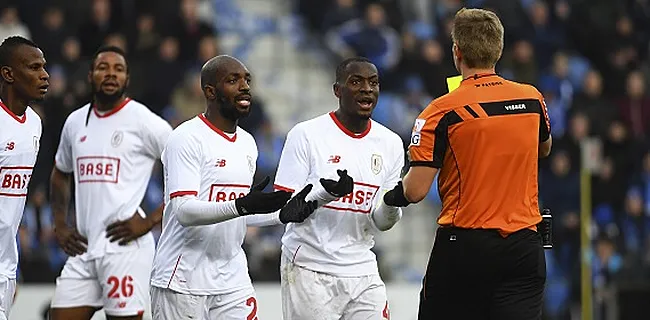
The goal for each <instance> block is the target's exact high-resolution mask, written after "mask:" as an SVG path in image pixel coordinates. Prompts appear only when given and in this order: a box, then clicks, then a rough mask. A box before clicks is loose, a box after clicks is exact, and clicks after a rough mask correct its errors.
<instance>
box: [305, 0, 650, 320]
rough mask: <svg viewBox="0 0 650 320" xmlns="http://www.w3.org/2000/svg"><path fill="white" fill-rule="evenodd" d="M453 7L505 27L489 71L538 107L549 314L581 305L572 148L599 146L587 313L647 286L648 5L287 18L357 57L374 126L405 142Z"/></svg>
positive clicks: (349, 0) (536, 1) (496, 6)
mask: <svg viewBox="0 0 650 320" xmlns="http://www.w3.org/2000/svg"><path fill="white" fill-rule="evenodd" d="M463 6H467V7H482V8H486V9H491V10H493V11H495V12H497V14H498V15H499V16H500V18H501V20H502V23H503V24H504V27H505V49H504V52H503V56H502V59H501V61H500V63H499V65H498V66H497V72H498V73H499V74H500V75H502V76H503V77H505V78H507V79H511V80H515V81H519V82H524V83H529V84H532V85H535V86H536V87H537V88H538V89H539V90H540V92H542V93H543V95H544V97H545V99H546V104H547V107H548V111H549V114H550V120H551V126H552V133H553V140H554V143H553V151H552V153H551V156H550V158H549V159H545V160H543V161H542V162H541V165H540V178H539V180H540V191H539V192H540V194H539V195H540V201H541V205H542V206H544V207H548V208H551V209H552V212H553V214H554V221H555V222H554V231H555V249H554V250H552V252H551V253H549V254H548V255H547V259H548V262H547V265H548V276H549V278H548V283H549V285H548V290H547V295H546V296H547V301H546V302H547V314H548V315H549V316H550V317H558V318H561V317H566V316H567V314H568V313H569V311H570V308H571V305H572V304H573V303H576V302H579V301H580V259H579V257H580V254H579V251H580V210H581V202H580V199H581V184H580V169H581V165H582V160H581V148H580V145H581V142H582V141H585V140H586V139H588V138H592V139H591V140H592V141H594V140H595V141H596V142H597V144H596V146H598V145H600V148H596V149H595V151H594V152H595V153H594V154H595V159H592V160H593V161H595V162H596V164H597V165H596V166H594V168H595V170H594V172H593V175H592V178H591V187H592V194H591V207H592V209H593V212H592V220H593V226H592V227H591V230H592V231H593V232H592V233H591V235H592V239H593V252H591V253H590V254H591V258H592V259H591V264H592V265H591V268H592V274H593V286H594V299H595V302H596V305H599V302H601V301H604V300H606V298H607V294H608V292H609V291H608V289H607V288H608V287H609V285H610V284H611V283H613V281H616V283H617V284H620V285H624V283H634V282H636V283H639V282H641V281H648V280H649V279H650V152H649V150H650V149H649V146H650V144H649V143H650V95H649V94H648V87H647V85H648V83H649V82H648V80H650V64H648V60H649V59H648V58H649V49H650V46H649V45H650V1H647V0H622V1H609V0H588V1H587V0H515V1H513V0H468V1H460V0H437V1H426V0H402V1H397V0H374V1H373V0H329V1H318V2H314V1H309V0H303V1H299V3H298V5H297V10H298V11H299V12H300V14H301V16H302V17H303V18H304V20H305V24H306V25H308V26H309V28H310V30H311V31H312V32H313V33H314V34H316V35H317V36H318V37H319V38H320V39H321V44H322V47H323V48H325V49H326V50H328V51H329V52H330V53H331V54H332V56H334V57H335V58H336V59H340V58H341V57H346V56H350V55H363V56H366V57H368V58H370V59H371V60H372V61H373V62H374V63H375V64H376V65H377V66H378V67H379V70H380V73H381V74H382V95H381V103H380V104H379V105H378V107H377V110H376V111H375V114H374V117H375V119H376V120H378V121H380V122H382V123H384V124H386V125H387V126H388V127H390V128H392V129H393V130H395V131H396V132H398V133H399V134H400V135H401V136H402V137H403V139H404V141H408V137H409V135H410V130H411V126H412V121H413V119H414V118H415V117H416V116H417V114H418V113H419V112H420V111H421V110H422V109H423V108H424V107H425V106H426V104H427V103H428V102H429V101H430V100H431V99H432V98H435V97H438V96H440V95H442V94H444V93H446V91H447V85H446V81H445V79H446V77H448V76H453V75H456V74H457V72H456V70H455V69H454V65H453V61H452V57H451V38H450V30H451V22H452V19H453V16H454V14H455V12H456V11H457V10H458V9H459V8H461V7H463ZM323 12H324V13H325V14H323ZM599 150H600V151H599ZM433 189H435V188H433ZM432 192H433V193H435V192H436V190H433V191H432ZM436 197H437V195H435V194H434V195H432V197H431V198H432V199H435V198H436Z"/></svg>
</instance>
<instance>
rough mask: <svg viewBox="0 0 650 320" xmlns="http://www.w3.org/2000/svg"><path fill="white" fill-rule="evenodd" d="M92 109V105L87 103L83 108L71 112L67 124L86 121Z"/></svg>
mask: <svg viewBox="0 0 650 320" xmlns="http://www.w3.org/2000/svg"><path fill="white" fill-rule="evenodd" d="M89 109H90V103H86V104H84V105H82V106H81V107H79V108H77V109H75V110H73V111H72V112H70V114H69V115H68V117H67V118H66V121H65V122H66V124H72V123H75V122H84V123H85V120H86V117H87V116H88V111H89Z"/></svg>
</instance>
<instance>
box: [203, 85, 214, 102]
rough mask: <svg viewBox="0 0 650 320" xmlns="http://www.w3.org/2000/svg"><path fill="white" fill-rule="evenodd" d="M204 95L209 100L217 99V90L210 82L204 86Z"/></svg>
mask: <svg viewBox="0 0 650 320" xmlns="http://www.w3.org/2000/svg"><path fill="white" fill-rule="evenodd" d="M203 95H204V96H205V98H206V99H208V100H215V99H216V98H217V91H216V90H215V88H214V87H213V86H211V85H209V84H206V85H204V86H203Z"/></svg>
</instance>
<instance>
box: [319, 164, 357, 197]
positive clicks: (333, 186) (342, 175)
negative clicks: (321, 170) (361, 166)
mask: <svg viewBox="0 0 650 320" xmlns="http://www.w3.org/2000/svg"><path fill="white" fill-rule="evenodd" d="M336 173H337V174H338V175H339V180H338V181H335V180H332V179H324V178H321V179H320V184H321V185H322V186H323V188H325V191H327V192H328V193H329V194H331V195H332V196H334V197H337V198H340V197H343V196H345V195H348V194H350V193H352V190H353V189H354V180H352V177H350V176H349V175H348V170H336Z"/></svg>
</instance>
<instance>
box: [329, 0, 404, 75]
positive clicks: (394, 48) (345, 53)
mask: <svg viewBox="0 0 650 320" xmlns="http://www.w3.org/2000/svg"><path fill="white" fill-rule="evenodd" d="M327 44H328V47H329V49H330V50H332V52H334V53H335V54H336V55H338V57H339V58H340V59H344V58H348V57H351V56H364V57H367V58H368V59H370V60H371V61H372V62H373V63H374V64H375V65H376V66H377V68H378V69H379V72H380V74H381V73H382V72H386V71H390V70H391V69H392V68H393V67H394V66H395V65H396V64H397V63H398V62H399V57H400V54H401V45H400V38H399V34H398V33H397V31H395V29H393V28H391V27H389V26H387V25H386V13H385V11H384V8H383V7H382V6H381V5H379V4H372V5H369V6H368V8H367V9H366V15H365V19H364V20H360V19H357V20H352V21H349V22H347V23H345V24H344V25H342V26H341V27H340V28H336V29H334V30H331V31H329V32H328V36H327Z"/></svg>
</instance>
